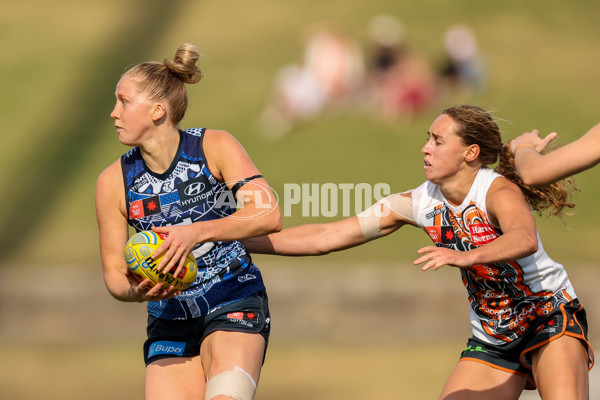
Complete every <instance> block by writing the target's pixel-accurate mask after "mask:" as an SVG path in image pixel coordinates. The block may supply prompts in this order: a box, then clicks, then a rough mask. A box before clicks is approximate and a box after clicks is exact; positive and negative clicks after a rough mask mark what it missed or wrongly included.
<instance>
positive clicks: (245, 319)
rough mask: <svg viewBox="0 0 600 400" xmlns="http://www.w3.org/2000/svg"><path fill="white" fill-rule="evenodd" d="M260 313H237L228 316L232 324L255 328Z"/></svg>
mask: <svg viewBox="0 0 600 400" xmlns="http://www.w3.org/2000/svg"><path fill="white" fill-rule="evenodd" d="M258 315H259V314H258V313H255V312H252V311H237V312H231V313H228V314H227V318H228V319H229V321H231V322H237V323H239V324H242V325H246V326H250V327H252V326H254V324H255V323H257V322H258Z"/></svg>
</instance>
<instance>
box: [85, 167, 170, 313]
mask: <svg viewBox="0 0 600 400" xmlns="http://www.w3.org/2000/svg"><path fill="white" fill-rule="evenodd" d="M125 215H126V207H125V190H124V185H123V174H122V172H121V163H120V160H117V161H116V162H114V163H113V164H111V165H110V166H108V167H107V168H106V169H105V170H104V171H102V173H101V174H100V176H99V177H98V181H97V182H96V217H97V220H98V233H99V240H100V256H101V258H102V269H103V274H104V283H105V284H106V288H107V289H108V291H109V292H110V294H111V295H112V296H113V297H114V298H116V299H117V300H120V301H130V302H135V301H137V302H142V301H148V300H163V299H166V298H169V297H173V295H174V294H173V293H171V292H170V291H169V290H168V289H163V288H162V285H161V284H157V285H154V286H153V285H152V283H151V281H150V280H149V279H146V280H144V281H142V282H140V283H138V282H137V281H135V280H134V278H132V277H130V276H129V274H128V269H127V264H126V263H125V257H124V253H123V252H124V248H125V244H126V243H127V240H128V238H129V230H128V227H127V218H126V217H125Z"/></svg>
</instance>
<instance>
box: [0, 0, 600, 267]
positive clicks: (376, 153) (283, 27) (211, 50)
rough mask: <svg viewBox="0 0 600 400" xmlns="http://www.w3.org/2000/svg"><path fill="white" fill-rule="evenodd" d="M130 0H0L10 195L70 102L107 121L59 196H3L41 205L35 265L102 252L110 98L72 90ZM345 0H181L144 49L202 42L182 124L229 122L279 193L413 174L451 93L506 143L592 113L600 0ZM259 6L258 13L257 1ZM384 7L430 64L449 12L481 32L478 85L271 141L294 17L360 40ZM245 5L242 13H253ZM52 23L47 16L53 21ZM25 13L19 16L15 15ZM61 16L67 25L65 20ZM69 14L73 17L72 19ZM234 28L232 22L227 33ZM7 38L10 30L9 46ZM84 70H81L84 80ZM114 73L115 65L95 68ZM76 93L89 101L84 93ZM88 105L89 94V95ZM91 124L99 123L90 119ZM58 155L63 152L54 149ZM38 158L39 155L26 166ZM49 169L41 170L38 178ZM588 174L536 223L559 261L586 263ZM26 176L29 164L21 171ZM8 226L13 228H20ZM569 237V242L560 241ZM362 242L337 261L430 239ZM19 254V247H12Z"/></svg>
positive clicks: (122, 23) (336, 117)
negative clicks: (398, 118)
mask: <svg viewBox="0 0 600 400" xmlns="http://www.w3.org/2000/svg"><path fill="white" fill-rule="evenodd" d="M135 4H136V3H135V2H130V3H123V4H121V3H117V2H95V1H86V2H74V1H64V2H59V3H58V5H59V6H58V7H51V8H48V7H46V8H47V9H48V10H47V11H46V8H45V7H44V4H43V3H42V2H40V5H39V8H38V9H37V10H38V11H37V12H33V13H32V12H29V11H28V9H26V8H24V7H23V6H20V5H18V4H13V5H7V6H6V7H4V8H5V10H4V12H3V17H2V18H3V22H2V25H1V26H2V27H3V29H4V30H5V31H7V32H10V33H11V35H4V36H3V39H1V40H2V41H3V48H10V49H11V51H10V52H4V55H3V56H0V57H1V58H0V60H2V61H3V62H2V63H1V66H0V68H1V69H2V71H1V72H2V76H3V77H4V78H2V80H3V87H5V90H6V91H7V92H8V93H9V95H8V96H3V100H2V102H3V107H4V110H5V111H6V117H5V118H4V122H5V127H6V129H7V134H6V135H5V139H4V145H3V146H2V150H1V153H0V156H1V159H2V163H3V168H2V169H1V170H0V177H1V178H0V179H1V181H2V187H3V190H4V192H5V193H7V194H8V196H9V197H13V196H17V197H18V196H19V192H20V190H19V189H20V185H24V186H23V187H25V186H26V185H31V182H24V181H22V179H21V176H20V174H19V171H20V170H22V169H23V166H22V165H21V163H22V158H23V157H27V154H29V153H30V154H33V155H35V152H34V151H33V149H36V148H51V147H52V146H53V143H55V142H60V141H58V140H57V138H52V137H48V136H47V135H48V133H49V130H48V129H46V128H47V127H48V126H50V125H52V124H57V123H58V124H59V125H60V124H62V125H65V126H67V125H68V124H69V123H70V121H71V120H73V119H75V118H76V116H77V115H78V114H79V113H83V112H84V110H85V112H89V110H90V109H92V110H95V111H94V112H97V113H98V114H101V115H104V116H105V119H104V120H105V123H104V124H100V125H99V126H90V132H81V135H86V134H90V133H93V132H100V133H99V134H97V135H95V137H97V136H99V137H98V138H97V139H94V140H96V142H95V145H94V148H93V151H92V152H91V153H90V154H89V155H87V156H86V157H85V158H84V159H83V160H81V162H80V164H81V165H73V166H71V167H70V168H72V169H74V170H75V172H74V173H72V174H70V175H69V179H68V180H66V181H60V185H57V186H56V187H54V188H53V190H55V191H56V192H57V193H56V196H58V200H57V201H56V202H52V203H49V204H50V207H49V208H46V206H45V205H44V201H43V198H44V194H43V193H40V194H39V196H40V201H38V202H37V203H36V209H34V210H19V209H18V207H17V209H16V210H15V209H7V208H3V209H2V211H1V212H0V220H1V219H2V218H6V216H8V215H12V214H14V213H31V212H33V213H38V214H39V216H40V217H39V219H38V220H37V221H36V226H35V227H34V229H33V231H32V232H31V233H29V234H28V236H30V237H29V238H27V239H25V238H23V239H24V240H22V241H21V243H22V244H23V245H24V244H25V243H32V242H35V243H36V246H34V248H32V247H31V246H26V245H24V247H20V248H19V249H20V250H21V251H26V252H27V258H28V259H29V260H30V261H32V262H49V263H65V262H71V263H77V261H78V260H85V261H86V262H96V261H97V250H96V240H95V238H96V231H95V217H94V209H93V191H94V183H95V178H96V176H97V175H98V173H99V172H100V171H101V170H102V168H104V167H105V166H106V165H108V164H109V163H110V162H111V161H113V160H114V159H116V158H117V157H118V156H119V155H120V154H121V153H123V152H124V151H125V150H126V149H125V148H123V147H122V146H121V145H120V144H119V143H118V142H117V140H116V137H115V135H114V132H113V129H112V121H111V120H110V118H109V113H110V104H111V102H112V99H104V101H102V102H101V103H100V104H96V103H86V102H83V103H82V102H81V101H79V99H78V97H79V98H82V97H81V93H85V91H86V88H85V87H80V86H78V83H80V82H86V72H87V71H89V69H90V68H89V65H88V64H87V62H89V61H87V60H89V59H93V60H96V62H100V61H101V60H102V57H99V56H98V54H97V52H99V51H108V52H110V49H111V47H114V46H111V44H110V41H111V40H114V38H118V37H120V36H125V37H126V36H127V35H132V34H133V33H134V32H131V31H130V30H132V29H135V28H132V27H131V21H132V19H134V13H133V12H132V11H134V10H135V7H134V6H135ZM339 5H340V2H337V1H329V2H316V1H308V2H294V3H283V2H280V3H279V2H274V1H267V0H263V1H257V2H249V1H239V2H236V5H235V7H233V8H231V7H230V5H228V4H224V3H220V2H216V1H206V2H198V3H193V2H184V3H182V6H181V7H180V9H179V10H178V11H177V12H176V16H175V17H174V18H173V21H171V22H170V23H169V24H168V26H166V27H165V28H163V31H162V32H161V33H160V34H159V35H158V40H156V41H155V43H154V44H153V46H151V47H150V48H149V50H148V51H147V53H148V54H145V55H140V56H139V57H141V58H140V59H139V60H127V61H125V60H124V61H123V63H124V64H123V70H125V68H126V67H127V66H128V65H127V64H125V63H126V62H127V63H135V62H138V61H144V60H148V59H156V60H161V59H163V58H165V57H170V56H171V55H172V53H173V52H174V49H175V48H176V47H177V46H178V45H179V44H180V43H182V42H184V41H191V42H194V43H196V44H198V46H199V47H200V48H201V50H202V52H203V53H204V55H205V56H204V58H203V59H202V60H201V65H202V67H203V69H204V71H205V79H204V80H203V81H202V82H201V83H200V84H198V85H196V86H192V87H190V103H191V107H190V110H189V112H188V115H187V116H186V118H185V120H184V121H183V125H184V126H207V127H211V128H219V129H226V130H228V131H230V132H232V133H233V134H234V135H235V136H236V137H238V139H239V140H240V141H241V142H242V143H243V144H244V146H245V147H246V148H247V150H248V151H249V153H250V154H251V156H252V157H253V159H254V160H255V162H256V163H257V165H258V166H259V168H260V169H261V171H262V172H263V174H264V175H265V176H266V177H267V179H268V181H269V182H270V184H271V185H272V187H273V188H274V189H275V190H276V191H277V192H278V193H279V194H280V195H281V194H282V193H283V188H284V185H285V184H286V183H305V182H307V183H312V182H315V183H324V182H332V183H336V184H337V183H354V184H356V183H360V182H366V183H371V184H374V183H378V182H383V183H387V184H389V185H390V187H391V188H392V191H402V190H406V189H410V188H412V187H415V186H416V185H418V184H419V183H420V182H421V181H422V179H423V174H422V169H421V155H420V147H421V145H422V143H423V140H424V132H425V131H426V129H427V128H428V126H429V124H430V122H431V121H432V119H433V118H434V117H435V116H436V115H437V113H439V111H440V110H441V109H442V108H443V107H444V106H446V105H449V104H452V103H453V102H454V101H464V100H468V101H471V102H474V103H477V104H480V105H482V106H484V107H487V108H489V109H492V110H494V113H495V115H496V116H497V117H498V118H500V119H501V120H503V121H505V122H504V123H502V128H503V130H504V137H505V141H508V140H509V139H510V138H512V137H515V136H516V135H518V134H519V133H521V132H523V131H525V130H530V129H533V128H538V129H540V130H541V131H542V132H546V133H547V132H550V131H553V130H557V131H558V132H559V133H560V135H561V136H560V140H561V141H562V142H563V143H564V142H568V141H571V140H573V139H575V138H576V137H578V136H579V135H581V134H582V133H583V132H585V131H586V130H587V129H589V128H590V127H591V126H592V125H593V124H594V123H595V122H597V115H598V114H597V105H596V104H597V103H596V98H595V97H596V88H597V87H598V84H599V83H600V82H599V81H600V75H599V74H598V73H597V70H598V69H597V67H598V66H599V64H600V53H599V52H598V51H597V39H598V36H599V33H600V28H598V26H597V24H596V16H597V15H599V12H600V5H598V4H597V3H595V2H593V1H581V2H576V3H573V4H563V3H560V4H553V5H552V6H548V4H547V3H546V2H543V1H540V0H538V1H531V2H527V3H522V2H518V1H508V2H503V3H502V4H482V3H480V2H476V1H459V2H453V3H452V4H444V3H438V2H421V1H408V2H402V4H397V2H393V1H375V2H369V3H359V4H354V5H353V6H352V7H343V8H340V7H339ZM257 9H260V10H261V12H257V13H253V11H254V10H257ZM380 12H389V13H392V14H394V15H397V16H398V17H399V18H400V19H401V21H402V22H403V23H404V25H405V28H406V32H407V37H408V40H409V41H411V42H412V43H413V45H414V47H416V48H418V49H419V50H420V51H422V53H423V54H424V55H425V56H426V57H427V58H428V59H429V60H430V61H431V63H435V62H437V61H438V60H439V57H440V53H441V49H442V42H441V40H442V39H441V38H442V35H443V33H444V31H445V30H446V29H447V28H448V27H449V26H450V25H452V24H454V23H464V24H467V25H469V26H471V27H472V28H473V29H474V31H475V32H476V34H477V36H478V40H479V44H480V48H481V49H482V51H483V53H484V55H485V57H486V60H487V65H488V70H489V85H488V89H487V91H486V92H485V93H484V94H483V95H481V96H479V97H477V98H468V99H465V98H450V99H447V100H446V104H440V105H439V107H437V108H436V109H434V110H432V111H431V113H429V114H427V115H424V116H421V117H419V118H417V119H415V120H414V121H412V123H411V124H409V125H399V126H390V125H389V124H385V123H382V122H381V121H378V120H376V119H374V118H372V117H370V116H368V115H364V114H360V113H355V114H352V113H339V114H333V115H326V116H323V117H322V118H320V119H317V120H316V121H314V123H311V124H306V125H304V126H301V127H299V128H297V129H295V130H294V131H293V132H291V134H289V135H288V136H286V137H284V138H283V139H281V140H279V141H269V140H267V139H265V137H264V136H263V135H261V132H259V124H258V116H259V114H260V112H261V110H262V107H263V106H264V103H265V101H266V99H267V97H268V93H269V90H270V85H271V80H272V77H273V75H274V74H275V72H276V71H277V69H278V68H279V67H280V66H282V65H284V64H287V63H290V62H294V61H298V60H299V58H300V53H301V50H302V48H301V46H302V42H301V34H302V32H303V29H304V28H305V27H306V26H308V25H310V24H312V23H314V22H316V21H322V20H333V21H336V22H337V23H338V24H339V25H340V26H341V27H342V28H343V29H344V30H345V31H346V32H347V33H348V34H349V35H350V36H352V37H354V38H355V39H356V40H357V41H358V42H359V43H361V44H364V43H365V42H366V25H367V22H368V20H369V18H370V17H372V16H373V15H375V14H377V13H380ZM248 15H253V17H252V18H248ZM55 17H56V18H58V22H56V21H57V20H56V18H55ZM19 21H21V23H19ZM67 21H68V23H67ZM71 21H72V22H71ZM234 27H235V29H233V28H234ZM9 36H10V37H16V38H18V40H17V42H16V43H17V44H16V45H15V44H14V43H13V42H11V41H10V39H9ZM87 78H89V77H87ZM98 79H104V80H107V81H113V82H114V83H113V84H116V81H117V80H118V76H110V77H106V76H101V77H98ZM82 99H83V100H85V99H86V97H83V98H82ZM95 101H97V100H95ZM96 125H97V124H96ZM53 162H55V163H56V165H61V163H65V162H68V160H65V159H64V158H61V159H57V160H54V161H53ZM29 168H35V162H33V163H31V164H30V165H26V166H25V168H24V169H25V171H24V172H27V170H28V169H29ZM47 174H52V170H51V169H50V170H45V171H38V172H36V173H35V174H34V175H33V176H36V177H39V176H44V175H47ZM595 174H596V172H595V171H589V172H585V173H582V174H580V175H579V176H578V177H577V181H578V183H579V185H580V186H581V188H582V189H583V192H582V193H581V194H580V195H578V196H577V198H576V201H577V204H578V206H577V209H576V215H575V216H574V217H568V218H566V219H565V221H566V222H567V223H568V225H569V226H570V228H571V230H567V229H565V226H564V224H562V223H561V222H560V221H551V220H550V221H548V220H544V219H541V220H540V227H541V234H542V237H543V239H544V241H545V243H546V247H547V248H548V249H549V250H550V252H551V254H552V255H553V256H555V257H556V258H558V259H562V260H564V262H568V261H570V260H574V261H585V260H589V259H590V258H592V257H593V256H594V254H593V252H592V251H590V244H591V238H592V235H591V232H593V229H594V228H595V221H594V218H589V216H590V214H594V199H595V197H596V195H597V194H598V189H597V185H595V184H594V176H595ZM23 176H24V177H28V178H29V179H34V180H35V179H43V178H33V176H28V175H27V174H24V175H23ZM293 210H294V214H293V215H292V216H291V217H289V218H286V220H285V221H284V224H285V226H293V225H298V224H302V223H307V222H319V221H323V220H326V218H318V217H317V218H306V217H302V216H301V215H300V212H299V209H298V210H296V209H293ZM17 231H18V230H17ZM565 236H567V237H568V240H569V243H570V244H569V246H562V245H561V244H562V241H563V239H564V237H565ZM380 242H381V243H374V244H370V245H368V246H365V247H363V248H361V249H360V250H358V251H350V252H348V253H345V254H337V255H331V256H330V257H332V258H336V259H338V258H341V259H344V258H345V257H349V258H352V259H355V258H357V257H358V258H361V257H364V258H365V259H367V258H369V257H372V256H377V257H383V258H389V259H392V258H393V259H397V258H398V257H399V256H400V257H408V258H410V257H411V254H414V250H415V248H416V246H419V245H420V244H421V243H426V240H425V239H423V238H420V237H419V235H418V234H417V235H413V234H405V233H402V232H401V233H397V234H395V235H394V237H393V239H392V240H387V238H386V239H384V240H382V241H380ZM21 254H22V253H21V252H19V251H18V252H17V253H16V257H17V258H18V257H20V256H21Z"/></svg>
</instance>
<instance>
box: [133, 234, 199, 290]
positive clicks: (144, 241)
mask: <svg viewBox="0 0 600 400" xmlns="http://www.w3.org/2000/svg"><path fill="white" fill-rule="evenodd" d="M165 238H166V236H165V235H162V234H160V233H156V232H154V231H141V232H138V233H136V234H135V235H133V236H132V237H130V238H129V240H128V241H127V244H126V245H125V262H126V263H127V268H129V271H131V273H133V274H134V275H136V276H137V277H139V278H141V279H142V280H143V279H150V280H151V281H152V282H153V283H159V282H164V284H165V285H173V286H174V287H175V289H176V290H184V289H186V288H188V287H189V286H190V285H191V284H192V283H194V280H196V275H197V274H198V264H197V263H196V259H195V258H194V256H193V255H192V254H188V256H187V258H186V260H185V264H184V266H183V269H182V270H181V272H180V273H179V274H178V275H177V276H174V275H173V273H174V272H175V269H176V268H175V267H173V268H172V269H171V271H169V272H167V273H166V274H163V273H160V272H158V271H157V270H156V267H157V266H158V264H159V263H160V260H162V258H163V256H162V255H161V256H160V257H158V258H157V259H156V260H153V259H152V254H154V252H155V251H156V249H158V247H159V246H160V245H161V244H162V242H163V241H164V240H165Z"/></svg>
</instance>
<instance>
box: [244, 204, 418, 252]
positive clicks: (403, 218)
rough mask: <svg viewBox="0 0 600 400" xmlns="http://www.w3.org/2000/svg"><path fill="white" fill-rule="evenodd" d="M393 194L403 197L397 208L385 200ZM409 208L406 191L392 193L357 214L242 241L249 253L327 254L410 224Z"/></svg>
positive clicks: (412, 222)
mask: <svg viewBox="0 0 600 400" xmlns="http://www.w3.org/2000/svg"><path fill="white" fill-rule="evenodd" d="M394 196H403V197H402V198H403V199H404V204H403V205H401V206H400V207H401V208H400V209H397V208H395V207H394V205H397V204H398V202H396V201H393V202H392V205H390V203H389V201H388V202H387V203H386V202H385V200H388V199H390V198H393V197H394ZM395 199H399V198H395ZM409 202H410V205H408V204H409ZM390 207H391V209H390ZM411 207H412V200H410V194H406V195H401V194H395V195H392V196H389V197H388V198H386V199H384V200H382V201H380V202H377V203H375V204H374V205H372V206H371V207H370V208H368V209H367V210H365V211H364V212H362V213H360V214H359V215H358V216H353V217H349V218H345V219H342V220H340V221H335V222H329V223H323V224H307V225H300V226H296V227H293V228H288V229H283V230H282V231H280V232H277V233H273V234H270V235H265V236H259V237H254V238H249V239H244V240H242V243H243V244H244V246H245V247H246V248H247V249H248V251H250V252H251V253H262V254H278V255H285V256H317V255H324V254H329V253H331V252H335V251H341V250H345V249H348V248H351V247H355V246H359V245H361V244H363V243H366V242H368V241H369V240H372V239H376V238H378V237H381V236H386V235H389V234H390V233H392V232H394V231H395V230H397V229H398V228H400V227H401V226H403V225H405V224H411V225H414V221H413V220H412V210H410V211H407V210H408V209H409V208H411ZM394 209H395V211H392V210H394ZM408 214H411V215H408Z"/></svg>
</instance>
